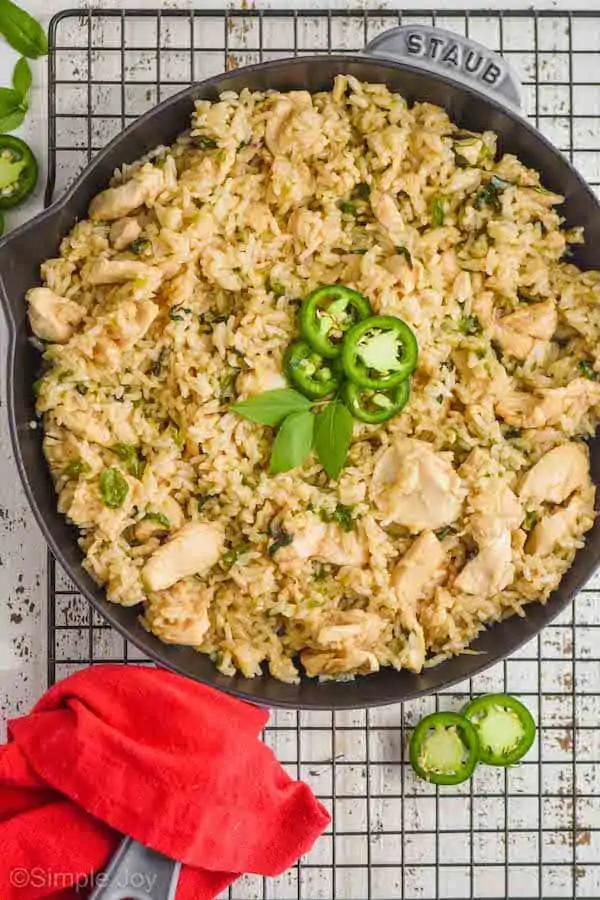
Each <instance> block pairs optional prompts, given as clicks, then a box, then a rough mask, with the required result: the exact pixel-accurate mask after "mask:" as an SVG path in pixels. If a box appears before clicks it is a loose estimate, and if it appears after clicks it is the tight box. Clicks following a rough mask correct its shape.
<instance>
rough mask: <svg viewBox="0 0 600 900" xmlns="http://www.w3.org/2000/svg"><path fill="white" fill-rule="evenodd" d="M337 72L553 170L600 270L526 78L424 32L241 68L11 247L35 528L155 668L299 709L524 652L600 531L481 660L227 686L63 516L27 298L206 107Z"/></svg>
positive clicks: (415, 689) (19, 403)
mask: <svg viewBox="0 0 600 900" xmlns="http://www.w3.org/2000/svg"><path fill="white" fill-rule="evenodd" d="M339 73H349V74H352V75H354V76H356V77H357V78H359V79H361V80H365V81H371V82H377V81H382V82H386V83H387V84H388V86H389V87H390V88H392V89H394V90H397V91H399V92H400V93H402V94H403V95H404V96H405V97H407V99H409V100H411V101H416V100H426V101H429V102H431V103H435V104H439V105H440V106H443V107H445V109H446V110H447V112H448V113H449V115H450V117H451V118H452V119H453V120H454V121H455V122H457V123H458V124H459V125H460V126H462V127H464V128H468V129H472V130H477V131H482V130H484V129H490V130H492V131H495V132H496V133H497V134H498V135H499V143H500V149H501V151H510V152H512V153H515V154H517V155H518V156H519V157H520V158H521V159H522V160H523V161H524V162H525V163H526V164H527V165H529V166H532V167H534V168H536V169H538V170H539V171H540V172H541V175H542V180H543V183H544V184H545V185H547V186H548V187H549V188H551V189H553V190H555V191H557V192H559V193H561V194H563V195H565V197H566V200H565V203H564V206H563V207H562V209H561V212H562V213H563V214H564V216H565V217H566V220H567V222H568V224H569V225H570V226H574V225H583V226H584V228H585V233H586V243H585V245H583V246H581V247H579V248H578V249H577V252H576V255H575V260H574V261H575V262H576V263H577V264H578V265H580V266H582V267H583V268H600V255H599V254H598V253H597V252H596V248H597V247H600V208H599V204H598V201H597V199H596V197H595V196H594V194H593V193H592V191H591V190H590V188H589V187H588V186H587V185H586V184H585V182H584V181H583V179H582V178H581V177H580V175H579V174H578V173H577V172H576V171H575V170H574V169H573V168H572V166H571V165H570V164H569V162H568V161H567V160H566V159H565V158H564V157H563V156H562V155H561V154H560V153H559V152H558V151H557V150H556V149H555V148H554V147H553V146H552V145H551V144H550V143H549V142H548V141H547V140H546V138H544V137H543V136H542V135H541V134H540V133H539V132H538V131H537V130H536V129H535V128H534V127H533V126H532V125H531V124H530V123H529V122H528V121H527V120H526V119H525V118H524V117H523V115H522V114H521V113H520V111H519V96H520V88H519V84H518V81H517V79H516V78H515V76H514V75H513V73H512V72H511V71H510V69H509V68H508V66H507V64H506V62H505V61H504V60H503V59H502V58H501V57H499V56H497V55H495V54H493V53H490V52H489V51H487V50H485V48H483V47H481V46H479V45H477V44H475V43H473V42H471V41H470V40H468V39H466V38H464V37H460V36H458V35H453V34H451V33H449V32H444V31H440V30H438V29H433V28H431V27H426V26H423V27H422V26H418V27H417V26H414V27H413V26H411V27H404V28H396V29H393V30H392V31H388V32H385V33H383V34H381V35H379V36H378V37H377V38H375V40H373V41H372V42H371V43H370V44H369V45H368V46H367V47H366V49H365V51H364V52H363V53H362V54H352V55H349V54H343V55H341V54H333V55H331V56H318V57H296V58H293V59H284V60H276V61H273V62H267V63H262V64H260V65H256V66H250V67H248V68H245V69H237V70H235V71H233V72H229V73H227V74H224V75H219V76H216V77H213V78H209V79H208V80H206V81H203V82H201V83H200V84H195V85H192V86H191V87H189V88H186V89H185V90H184V91H182V92H181V93H179V94H177V95H175V96H174V97H171V98H170V99H168V100H166V101H165V102H163V103H161V104H160V105H159V106H157V107H156V108H155V109H153V110H151V111H150V112H148V113H146V114H145V115H143V116H141V117H140V118H139V119H137V120H136V121H135V122H134V123H133V124H132V125H130V126H129V127H128V128H127V129H126V130H125V131H124V132H123V133H122V134H121V135H119V136H118V137H117V138H115V139H114V140H113V141H112V142H111V143H110V144H109V145H108V146H107V147H106V149H105V150H104V151H103V152H102V153H100V154H99V155H98V156H97V157H96V158H95V159H94V160H93V162H92V163H91V164H90V165H89V166H88V168H87V169H86V170H85V171H84V172H83V174H82V175H81V176H80V177H79V178H78V179H77V181H76V182H75V184H74V185H73V186H72V187H71V188H70V190H69V191H68V192H67V194H66V195H65V196H63V197H62V198H60V199H59V200H58V201H57V202H56V203H55V204H54V205H53V206H51V207H50V208H49V209H47V210H46V211H45V212H43V213H42V214H41V215H39V216H38V217H37V218H35V219H33V220H32V221H31V222H29V223H27V224H26V225H24V226H23V227H21V228H19V229H17V230H16V231H15V232H13V233H12V234H11V235H9V236H8V237H7V238H5V239H4V240H3V241H2V242H0V299H1V300H2V305H3V308H4V312H5V316H6V320H7V323H8V334H9V346H8V359H7V363H8V366H7V387H8V414H9V418H10V427H11V433H12V440H13V446H14V451H15V455H16V459H17V464H18V467H19V472H20V475H21V478H22V480H23V484H24V486H25V490H26V492H27V495H28V498H29V502H30V504H31V507H32V509H33V511H34V513H35V516H36V518H37V521H38V523H39V525H40V527H41V528H42V531H43V533H44V535H45V537H46V540H47V541H48V543H49V545H50V547H51V549H52V551H53V553H54V554H55V556H56V558H57V559H58V561H59V563H60V564H61V565H62V566H63V568H64V569H65V570H66V572H67V573H68V575H69V577H70V578H71V579H72V580H73V581H74V582H75V584H76V585H77V587H78V588H79V590H80V591H81V592H82V593H83V594H84V596H85V597H87V599H88V600H89V601H90V602H91V603H92V604H93V606H94V607H95V608H96V609H97V610H99V612H100V613H102V615H103V616H104V617H105V618H106V619H108V621H109V622H110V623H111V624H112V625H113V626H114V627H115V628H116V629H117V630H118V631H120V632H121V634H122V635H123V636H124V637H126V638H127V639H128V640H130V641H132V642H133V643H134V644H135V645H137V647H138V648H139V649H140V650H141V651H143V652H144V653H145V654H147V655H148V656H149V657H150V658H151V659H153V660H155V661H156V662H157V663H159V664H161V665H163V666H166V667H168V668H171V669H173V670H175V671H177V672H180V673H181V674H183V675H187V676H189V677H191V678H194V679H197V680H199V681H202V682H205V683H207V684H211V685H213V686H214V687H216V688H219V689H221V690H224V691H227V692H229V693H231V694H235V695H237V696H240V697H242V698H245V699H247V700H250V701H253V702H255V703H260V704H265V705H269V706H282V707H291V708H313V709H320V708H327V709H331V708H337V709H341V708H351V707H365V706H375V705H378V704H386V703H392V702H395V701H399V700H405V699H407V698H409V697H415V696H417V695H419V694H424V693H428V692H432V691H436V690H440V689H441V688H445V687H448V686H449V685H451V684H453V683H454V682H458V681H461V680H463V679H464V678H468V677H471V676H473V675H475V674H476V673H477V672H480V671H482V670H483V669H485V668H486V667H488V666H490V665H492V664H493V663H495V662H497V661H498V660H500V659H502V658H504V657H505V656H507V655H508V654H510V653H512V652H513V651H515V650H516V649H517V648H518V647H519V646H520V645H521V644H523V643H524V642H525V641H527V640H529V639H530V638H532V637H533V636H534V635H536V634H537V633H538V632H539V631H540V629H541V628H543V627H544V625H546V624H547V623H548V622H549V621H551V620H552V619H553V618H554V617H555V616H556V615H557V614H558V613H559V612H560V611H561V610H562V609H564V608H565V606H566V605H567V604H568V603H569V602H570V601H571V598H572V597H573V595H574V594H575V593H576V592H577V591H578V590H579V589H580V588H581V587H582V586H583V585H584V584H585V582H586V581H587V580H588V579H589V578H590V576H591V575H592V573H593V572H594V570H595V568H596V566H597V565H598V563H599V561H600V530H599V527H598V525H596V526H595V527H594V529H593V530H592V531H591V532H590V533H589V534H588V535H587V540H586V544H585V547H584V548H583V549H582V550H580V551H579V553H578V554H577V557H576V559H575V563H574V565H573V566H572V568H571V569H570V570H569V572H568V573H567V574H566V575H565V577H564V579H563V581H562V582H561V584H560V586H559V588H558V589H557V590H556V591H555V592H554V594H553V595H552V597H551V598H550V600H549V601H548V603H547V604H546V605H545V606H542V605H540V604H532V605H530V606H529V607H528V609H527V617H526V618H525V619H522V618H519V617H518V616H514V617H512V618H511V619H508V620H506V621H504V622H501V623H498V624H496V625H494V626H493V627H490V628H489V629H488V630H487V631H486V632H485V633H484V634H482V635H481V636H480V637H479V638H478V639H477V640H476V641H475V643H474V644H473V648H474V649H476V650H477V651H479V652H478V654H477V655H464V656H458V657H455V658H453V659H449V660H447V661H445V662H443V663H442V664H440V665H438V666H435V667H433V668H429V669H426V670H424V671H423V673H422V674H420V675H414V674H411V673H409V672H396V671H394V670H392V669H384V670H382V671H380V672H378V673H376V674H373V675H369V676H365V677H359V678H356V679H355V681H354V682H350V683H335V682H326V683H323V684H319V683H318V681H316V680H314V679H308V678H303V679H302V681H301V683H300V684H298V685H289V684H283V683H282V682H279V681H276V680H275V679H273V678H271V677H270V676H268V675H264V676H263V677H261V678H255V679H245V678H243V677H241V676H238V677H235V678H229V677H226V676H224V675H221V674H220V673H219V672H217V670H216V669H215V667H214V666H213V664H212V662H211V661H210V659H208V657H206V656H204V655H202V654H199V653H197V652H195V651H194V650H193V649H191V648H189V647H177V646H172V645H167V644H163V643H162V642H161V641H159V640H158V638H156V637H154V636H153V635H151V634H148V633H147V632H146V631H145V630H144V629H143V628H142V627H141V625H140V624H139V622H138V615H139V609H135V608H133V609H132V608H124V607H120V606H115V605H113V604H111V603H109V602H108V601H107V600H106V598H105V595H104V591H103V589H102V588H100V587H98V585H96V584H95V583H94V582H93V581H92V580H91V578H90V577H89V576H88V575H87V574H86V573H85V571H84V570H83V568H82V567H81V554H80V551H79V548H78V546H77V543H76V536H77V535H76V529H74V528H73V527H72V526H70V525H69V524H68V523H67V522H66V521H65V519H64V517H63V516H61V515H60V514H59V513H58V512H57V509H56V496H55V493H54V489H53V486H52V482H51V479H50V477H49V473H48V470H47V466H46V463H45V460H44V457H43V454H42V446H41V444H42V442H41V438H42V435H41V431H40V429H39V428H32V426H31V423H32V422H34V420H35V411H34V398H33V393H32V383H33V381H34V379H35V377H36V373H37V371H38V368H39V363H40V360H39V354H38V352H37V351H36V350H35V349H34V347H32V345H31V343H30V341H29V332H28V327H27V321H26V314H25V304H24V300H23V297H24V294H25V292H26V290H27V289H28V288H29V287H31V286H32V285H35V284H36V283H38V282H39V267H40V263H41V262H42V261H43V260H44V259H46V258H48V257H51V256H54V255H56V253H57V249H58V245H59V242H60V240H61V238H62V237H63V236H64V235H65V234H66V233H67V232H68V231H69V229H70V228H71V227H72V225H73V224H74V223H75V222H76V221H77V220H78V219H81V218H83V217H85V215H86V211H87V207H88V204H89V201H90V200H91V198H92V197H93V196H94V195H95V194H97V193H98V192H99V191H100V190H101V189H103V188H104V187H105V186H106V184H107V182H108V181H109V179H110V177H111V174H112V172H113V170H114V169H115V168H116V167H117V166H119V165H121V164H122V163H123V162H130V161H133V160H135V159H136V158H138V157H139V156H141V155H142V154H144V153H146V152H147V151H149V150H151V149H152V148H153V147H155V146H156V145H157V144H169V143H171V142H172V141H173V140H174V138H175V137H176V136H177V135H178V134H179V133H180V132H181V131H183V130H184V129H185V128H186V127H187V125H188V122H189V117H190V113H191V111H192V102H193V100H195V99H196V98H199V97H200V98H208V99H215V98H216V97H217V95H218V94H219V93H220V92H221V91H223V90H225V89H228V90H235V91H239V90H241V89H242V88H244V87H246V88H249V89H251V90H258V91H265V90H269V89H278V90H282V91H287V90H298V89H308V90H309V91H312V92H314V91H320V90H324V89H329V88H330V87H331V85H332V80H333V78H334V77H335V75H337V74H339ZM590 447H591V457H592V475H593V478H594V481H595V482H598V480H599V475H600V445H599V444H598V441H597V439H594V440H592V441H591V443H590Z"/></svg>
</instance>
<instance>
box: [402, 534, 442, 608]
mask: <svg viewBox="0 0 600 900" xmlns="http://www.w3.org/2000/svg"><path fill="white" fill-rule="evenodd" d="M445 563H446V553H445V552H444V549H443V547H442V544H441V542H440V541H439V540H438V539H437V537H436V536H435V534H434V533H433V531H424V532H423V533H422V534H420V535H419V537H418V538H417V539H416V540H415V541H414V543H413V544H411V546H410V547H409V549H408V550H407V552H406V553H405V554H404V556H403V557H402V559H401V560H400V562H398V563H397V564H396V566H395V568H394V570H393V572H392V586H393V587H394V590H395V591H396V594H397V596H398V600H399V602H400V604H401V605H402V606H405V605H406V606H409V607H410V606H414V604H415V603H416V601H417V600H421V599H422V598H423V597H426V596H427V595H428V594H429V593H430V592H431V591H433V589H434V588H435V587H437V585H438V584H441V582H442V581H443V580H444V575H445V571H444V568H445Z"/></svg>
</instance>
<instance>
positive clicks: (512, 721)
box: [462, 694, 535, 766]
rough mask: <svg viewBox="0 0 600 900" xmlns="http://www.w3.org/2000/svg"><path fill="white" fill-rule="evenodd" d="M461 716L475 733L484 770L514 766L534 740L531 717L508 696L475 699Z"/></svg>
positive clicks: (533, 726) (519, 702) (488, 695)
mask: <svg viewBox="0 0 600 900" xmlns="http://www.w3.org/2000/svg"><path fill="white" fill-rule="evenodd" d="M462 714H463V716H464V717H465V718H466V719H468V720H469V722H471V724H472V725H473V726H474V728H475V729H476V730H477V734H478V736H479V748H480V757H481V762H484V763H486V764H487V765H488V766H512V765H514V763H517V762H519V760H520V759H522V758H523V757H524V756H525V754H526V753H527V751H528V750H529V749H530V748H531V745H532V744H533V742H534V740H535V722H534V720H533V716H532V715H531V713H530V712H529V710H528V709H527V707H526V706H523V704H522V703H521V701H520V700H517V698H516V697H511V696H510V694H487V695H486V696H484V697H477V699H476V700H471V702H470V703H468V704H467V705H466V706H465V708H464V709H463V712H462Z"/></svg>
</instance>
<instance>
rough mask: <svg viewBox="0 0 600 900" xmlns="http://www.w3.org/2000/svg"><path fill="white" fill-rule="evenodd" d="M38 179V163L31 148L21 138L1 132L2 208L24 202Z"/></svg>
mask: <svg viewBox="0 0 600 900" xmlns="http://www.w3.org/2000/svg"><path fill="white" fill-rule="evenodd" d="M37 179H38V164H37V161H36V158H35V156H34V155H33V151H32V150H31V148H30V147H29V146H28V145H27V144H26V143H25V141H22V140H21V138H18V137H14V135H12V134H0V209H11V208H12V207H13V206H18V205H19V203H22V202H23V200H25V199H26V198H27V197H29V195H30V194H31V193H32V191H33V190H34V188H35V186H36V184H37Z"/></svg>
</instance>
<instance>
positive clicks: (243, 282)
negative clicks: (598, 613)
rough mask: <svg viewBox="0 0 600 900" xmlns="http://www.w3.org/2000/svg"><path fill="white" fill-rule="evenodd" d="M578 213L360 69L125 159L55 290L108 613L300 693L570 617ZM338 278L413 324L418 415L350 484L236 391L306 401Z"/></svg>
mask: <svg viewBox="0 0 600 900" xmlns="http://www.w3.org/2000/svg"><path fill="white" fill-rule="evenodd" d="M561 202H562V197H560V196H558V195H557V194H554V193H552V192H550V191H548V190H547V189H545V188H544V187H543V186H542V185H541V183H540V175H539V173H537V172H536V171H534V170H532V169H529V168H527V167H525V166H524V165H523V164H522V163H521V162H520V161H519V160H518V159H517V158H516V157H515V156H512V155H509V154H505V155H503V156H501V157H500V158H498V154H497V151H496V135H495V134H493V133H492V132H484V133H482V134H476V133H472V132H464V131H461V130H459V129H458V128H457V126H455V125H454V124H453V123H452V122H451V121H450V119H449V118H448V116H447V114H446V113H445V112H444V110H443V109H440V108H438V107H436V106H433V105H431V104H428V103H415V104H414V105H412V106H411V105H409V104H408V103H407V102H406V100H405V99H404V98H403V97H402V96H400V95H399V94H396V93H392V92H390V91H389V90H388V88H387V87H386V86H385V85H383V84H364V83H360V82H358V81H357V80H356V79H354V78H352V77H349V76H343V75H341V76H338V77H337V78H336V80H335V83H334V85H333V89H332V90H331V91H330V92H324V93H318V94H314V95H311V94H309V93H308V92H305V91H296V92H291V93H288V94H281V93H277V92H270V93H264V94H263V93H251V92H249V91H243V92H242V93H241V94H239V95H238V94H236V93H233V92H227V93H224V94H223V95H222V96H221V97H220V99H219V100H218V101H216V102H208V101H205V100H201V101H198V102H197V103H196V105H195V111H194V113H193V116H192V123H191V129H190V130H188V131H187V132H185V133H184V134H183V135H181V137H180V138H178V140H177V141H176V142H175V143H174V145H173V146H171V147H159V148H157V149H156V150H155V151H154V152H153V153H151V154H149V155H148V157H146V158H145V159H143V160H141V161H139V162H137V163H135V164H133V165H127V166H124V167H123V169H122V170H121V171H118V172H116V173H115V175H114V178H113V181H112V183H111V187H110V188H108V189H107V190H106V191H103V192H102V193H101V194H100V195H98V196H97V197H96V198H95V199H94V200H93V201H92V203H91V205H90V209H89V218H87V219H85V220H83V221H80V222H78V223H77V224H76V225H75V227H74V228H73V229H72V231H71V232H70V234H69V235H68V236H67V237H65V238H64V240H63V241H62V244H61V247H60V255H59V256H58V257H57V258H55V259H50V260H48V261H47V262H45V263H44V264H43V266H42V271H41V275H42V282H43V286H42V287H38V288H34V289H32V290H31V291H30V292H29V294H28V303H29V314H30V322H31V326H32V330H33V332H34V334H35V335H36V336H37V337H38V338H39V339H41V340H42V341H44V342H45V344H44V354H43V360H44V370H43V372H42V375H41V378H40V379H39V381H38V382H36V385H35V389H36V394H37V410H38V413H39V415H40V416H41V417H42V418H43V428H44V451H45V455H46V458H47V460H48V464H49V466H50V470H51V473H52V478H53V480H54V484H55V487H56V491H57V494H58V506H59V510H60V511H61V512H62V513H64V515H65V516H67V517H68V518H69V519H70V520H71V521H72V522H73V523H74V524H75V525H76V526H77V527H78V528H79V531H80V546H81V549H82V551H83V554H84V562H83V565H84V566H85V568H86V569H87V571H88V572H89V573H90V574H91V575H92V577H93V578H94V579H95V580H96V581H97V582H98V583H100V584H103V585H105V586H106V592H107V596H108V598H109V600H111V601H112V602H114V603H117V604H122V605H125V606H136V605H138V604H140V615H141V617H142V621H143V623H144V625H145V627H146V628H147V629H149V630H150V631H151V632H152V633H153V634H155V635H157V636H158V637H159V638H161V639H162V640H163V641H166V642H169V643H175V644H185V645H190V646H192V647H194V648H196V649H197V650H198V651H200V652H202V653H206V654H209V655H210V657H211V659H213V660H214V662H215V665H216V666H217V667H218V668H219V670H220V671H221V672H223V673H226V674H229V675H233V674H235V672H236V671H240V672H241V673H243V675H245V676H247V677H253V676H258V675H260V674H261V673H262V672H263V671H264V667H265V666H266V667H268V670H269V671H270V673H271V674H272V675H273V676H274V677H275V678H278V679H281V680H283V681H287V682H295V681H297V680H298V679H299V677H300V675H301V673H303V674H307V675H308V676H311V677H314V676H320V677H334V678H346V677H352V676H355V675H357V674H366V673H370V672H374V671H377V670H378V669H379V668H380V667H383V666H394V667H395V668H397V669H402V668H406V669H409V670H411V671H413V672H419V671H420V670H421V669H422V667H423V666H424V665H428V664H431V662H432V661H433V662H435V661H438V660H440V659H442V658H445V657H447V656H448V655H451V654H456V653H460V652H461V651H463V650H464V649H465V648H467V647H468V645H469V643H470V642H471V641H472V640H473V638H474V637H475V636H476V635H477V634H478V633H479V632H480V631H481V630H482V629H483V628H485V627H486V626H488V625H490V624H491V623H493V622H496V621H499V620H501V619H503V618H505V617H506V616H509V615H512V614H514V613H517V614H519V615H525V607H526V605H527V604H528V603H530V602H541V603H544V602H545V601H546V600H547V598H548V596H549V595H550V593H551V591H553V590H554V589H555V588H556V587H557V585H558V584H559V582H560V580H561V578H562V576H563V575H564V573H565V572H566V571H567V569H568V568H569V567H570V565H571V564H572V562H573V558H574V556H575V553H576V551H577V550H578V548H580V547H581V546H582V545H583V543H584V534H585V532H586V531H588V530H589V529H590V528H591V526H592V524H593V521H594V487H593V485H592V483H591V480H590V476H589V463H588V451H587V446H586V444H585V440H584V439H585V438H586V437H588V436H590V435H592V434H593V432H594V430H595V427H596V424H597V422H598V413H599V410H600V381H599V379H600V353H599V350H598V348H599V347H600V313H599V310H600V305H599V300H600V293H599V291H600V275H599V273H597V272H581V271H580V270H579V269H577V268H576V267H575V266H574V265H572V264H570V263H569V262H568V255H569V247H570V245H572V244H575V243H577V242H581V241H582V234H581V232H580V231H579V230H577V229H575V230H565V229H564V228H563V227H562V220H561V217H560V212H559V211H557V207H558V208H559V207H560V204H561ZM335 283H338V284H343V285H347V286H350V287H352V288H354V289H355V290H358V291H360V292H361V293H363V294H364V295H365V296H366V297H367V298H368V299H369V301H370V303H371V306H372V308H373V310H374V311H375V312H376V313H377V314H385V315H392V316H397V317H400V318H401V319H403V320H404V321H405V322H407V323H408V324H409V325H410V327H411V328H412V330H413V331H414V333H415V335H416V337H417V340H418V344H419V362H418V366H417V369H416V371H415V373H414V376H413V378H412V385H411V396H410V401H409V403H408V405H407V406H406V407H405V409H404V411H403V412H402V413H401V414H400V415H399V416H397V417H396V418H393V419H391V420H390V421H389V422H387V423H385V424H383V425H364V424H361V423H358V422H357V423H355V425H354V432H353V438H352V445H351V448H350V452H349V456H348V460H347V464H346V466H345V468H344V469H343V471H342V473H341V475H340V477H339V479H338V480H337V481H333V480H331V479H330V478H328V477H327V475H326V473H325V472H324V470H323V468H322V466H321V465H320V463H319V462H318V461H317V459H316V458H315V456H314V455H311V456H310V457H309V458H308V460H307V461H306V462H305V463H304V464H303V465H302V466H301V467H300V468H297V469H294V470H293V471H290V472H286V473H283V474H279V475H275V476H273V475H270V474H269V468H268V460H269V453H270V448H271V445H272V441H273V430H272V429H271V428H269V427H267V426H263V425H259V424H256V423H253V422H250V421H247V420H245V419H243V418H241V417H240V416H238V415H237V414H236V413H235V412H234V411H232V410H231V405H232V403H234V402H235V401H236V400H238V401H239V400H243V399H246V398H248V397H250V396H253V395H255V394H258V393H260V392H263V391H267V390H271V389H276V388H279V387H282V386H284V385H285V383H286V382H285V378H284V376H283V373H282V358H283V354H284V352H285V350H286V348H287V347H288V346H289V344H290V342H291V341H292V340H293V339H294V338H295V336H296V334H297V313H298V308H299V304H300V302H301V300H302V298H304V297H306V295H307V294H308V293H309V292H311V291H312V290H314V289H315V288H316V287H318V286H319V285H321V284H335ZM107 473H108V474H107ZM115 473H117V474H115ZM117 487H118V488H119V489H118V490H116V488H117ZM165 548H166V551H165ZM175 557H177V561H176V563H175V567H174V568H173V565H174V564H173V560H174V559H175Z"/></svg>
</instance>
